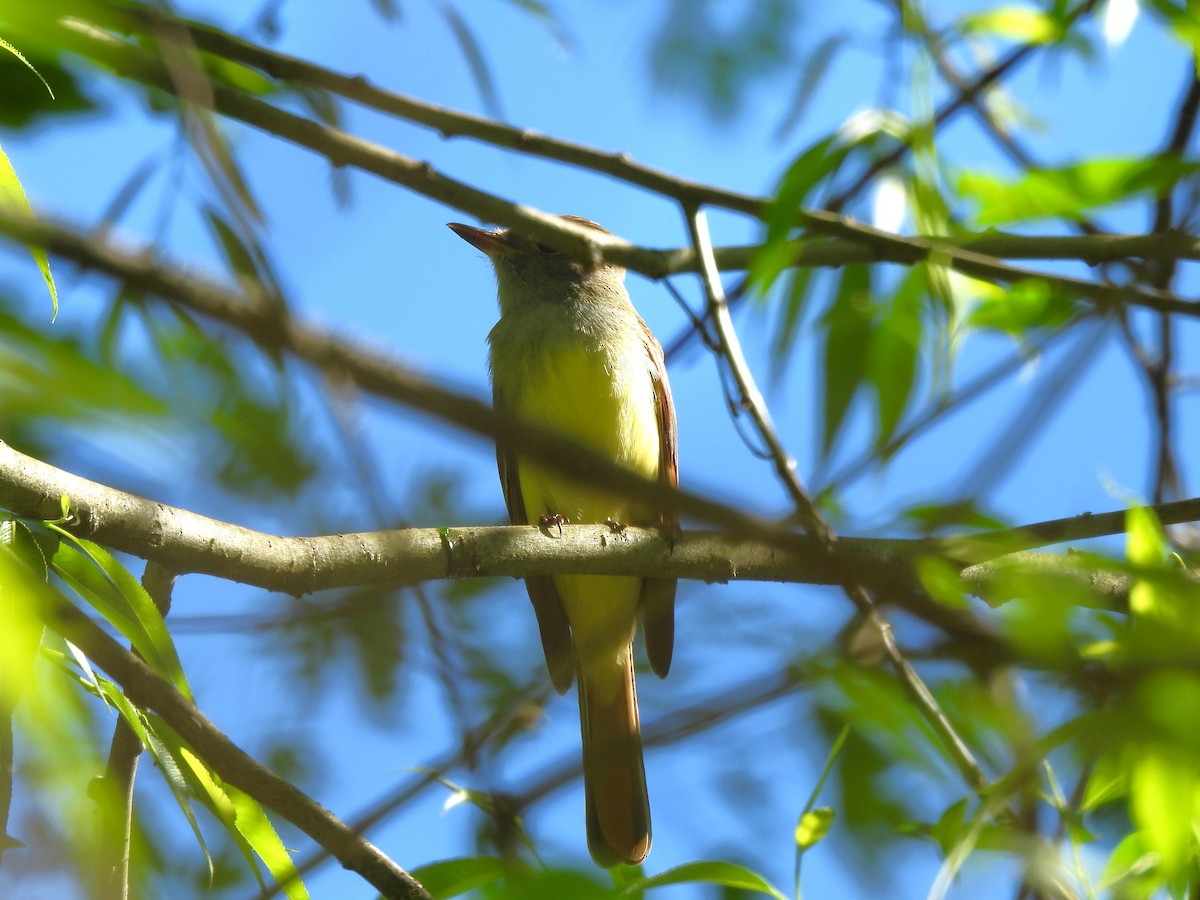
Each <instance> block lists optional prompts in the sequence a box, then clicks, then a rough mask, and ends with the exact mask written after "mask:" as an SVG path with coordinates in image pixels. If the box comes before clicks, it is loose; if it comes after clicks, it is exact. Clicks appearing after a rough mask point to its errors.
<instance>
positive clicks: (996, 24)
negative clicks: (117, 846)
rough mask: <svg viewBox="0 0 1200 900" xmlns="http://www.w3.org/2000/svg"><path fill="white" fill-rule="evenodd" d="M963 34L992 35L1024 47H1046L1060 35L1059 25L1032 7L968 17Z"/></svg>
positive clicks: (962, 27) (991, 11)
mask: <svg viewBox="0 0 1200 900" xmlns="http://www.w3.org/2000/svg"><path fill="white" fill-rule="evenodd" d="M960 28H961V31H962V33H963V34H967V35H971V34H993V35H997V36H999V37H1004V38H1009V39H1011V40H1014V41H1020V42H1022V43H1025V44H1048V43H1051V42H1053V41H1056V40H1058V39H1060V38H1061V37H1062V35H1063V31H1062V26H1061V24H1060V22H1059V21H1058V20H1057V19H1055V18H1054V17H1053V16H1051V15H1049V14H1047V13H1044V12H1041V11H1040V10H1037V9H1035V8H1033V7H1032V6H1022V5H1014V6H1005V7H997V8H996V9H990V10H987V11H985V12H981V13H975V14H974V15H970V16H967V17H966V18H965V19H964V20H963V22H962V25H961V26H960Z"/></svg>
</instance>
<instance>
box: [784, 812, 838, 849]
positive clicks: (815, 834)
mask: <svg viewBox="0 0 1200 900" xmlns="http://www.w3.org/2000/svg"><path fill="white" fill-rule="evenodd" d="M836 817H837V814H836V813H835V812H834V810H833V807H830V806H818V807H817V808H816V809H811V810H809V811H808V812H806V813H805V814H804V815H802V816H801V817H800V821H799V822H797V823H796V832H795V835H794V838H795V841H796V847H797V848H798V849H800V850H808V849H809V848H810V847H813V846H815V845H816V844H819V843H820V842H821V841H822V840H824V838H825V835H827V834H828V833H829V829H830V828H832V827H833V821H834V819H835V818H836Z"/></svg>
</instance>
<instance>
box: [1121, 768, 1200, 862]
mask: <svg viewBox="0 0 1200 900" xmlns="http://www.w3.org/2000/svg"><path fill="white" fill-rule="evenodd" d="M1198 794H1200V772H1198V771H1197V768H1196V761H1195V760H1194V759H1193V758H1192V757H1191V755H1190V753H1187V752H1186V751H1184V750H1183V749H1182V748H1178V747H1173V746H1151V747H1147V748H1144V749H1143V750H1142V752H1141V753H1140V754H1139V755H1138V758H1137V759H1136V760H1134V761H1133V764H1132V766H1131V769H1130V778H1129V811H1130V815H1131V816H1132V818H1133V821H1134V823H1135V824H1136V825H1137V827H1138V831H1139V832H1140V834H1141V835H1142V840H1143V841H1144V843H1145V847H1146V849H1147V850H1150V851H1152V852H1154V853H1157V854H1158V857H1159V860H1160V863H1161V866H1162V868H1163V872H1164V875H1165V876H1166V877H1167V878H1173V877H1175V876H1177V875H1179V874H1182V872H1183V871H1184V868H1185V866H1186V865H1187V864H1188V862H1189V860H1190V859H1191V858H1192V854H1193V852H1194V850H1195V836H1194V834H1193V830H1192V829H1193V825H1194V823H1195V821H1196V800H1197V797H1198Z"/></svg>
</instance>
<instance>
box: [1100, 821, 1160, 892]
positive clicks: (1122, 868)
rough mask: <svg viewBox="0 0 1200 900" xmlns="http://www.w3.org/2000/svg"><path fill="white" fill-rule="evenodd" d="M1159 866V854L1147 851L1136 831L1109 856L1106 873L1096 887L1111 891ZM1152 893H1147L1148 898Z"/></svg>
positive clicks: (1126, 837)
mask: <svg viewBox="0 0 1200 900" xmlns="http://www.w3.org/2000/svg"><path fill="white" fill-rule="evenodd" d="M1157 864H1158V854H1157V853H1154V852H1153V851H1151V850H1148V849H1146V841H1145V839H1144V838H1143V836H1142V834H1141V832H1138V831H1134V832H1132V833H1130V834H1127V835H1126V836H1125V837H1124V838H1123V839H1122V840H1121V842H1120V843H1119V844H1117V846H1116V849H1114V850H1113V852H1112V855H1111V856H1109V858H1108V862H1107V863H1106V864H1105V866H1104V873H1103V874H1102V875H1101V876H1100V881H1099V883H1098V884H1097V885H1096V890H1097V891H1109V890H1112V888H1114V887H1116V886H1117V885H1119V884H1121V883H1122V882H1125V881H1128V880H1129V879H1131V878H1137V877H1138V876H1141V875H1145V874H1146V873H1148V872H1151V871H1153V870H1154V867H1155V866H1156V865H1157ZM1149 894H1150V891H1147V892H1146V895H1147V896H1148V895H1149ZM1111 896H1117V897H1124V896H1131V897H1136V896H1141V894H1140V893H1138V894H1120V893H1118V894H1113V895H1111Z"/></svg>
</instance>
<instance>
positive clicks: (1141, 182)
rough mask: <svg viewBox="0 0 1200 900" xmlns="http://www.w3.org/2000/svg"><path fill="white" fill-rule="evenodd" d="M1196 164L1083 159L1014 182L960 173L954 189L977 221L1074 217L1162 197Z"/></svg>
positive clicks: (994, 222)
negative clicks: (975, 211) (1143, 197)
mask: <svg viewBox="0 0 1200 900" xmlns="http://www.w3.org/2000/svg"><path fill="white" fill-rule="evenodd" d="M1198 166H1200V163H1195V162H1189V161H1185V160H1181V159H1179V158H1178V157H1175V156H1151V157H1138V158H1135V159H1108V160H1089V161H1086V162H1082V163H1078V164H1076V165H1073V166H1065V167H1063V168H1059V169H1030V170H1028V171H1026V172H1024V173H1023V174H1022V176H1021V177H1020V178H1019V179H1018V180H1016V181H1005V180H1004V179H1001V178H998V177H996V176H994V175H987V174H984V173H979V172H964V173H962V174H961V175H960V176H959V178H958V184H957V188H958V192H959V193H960V194H961V195H962V196H963V197H964V198H967V199H970V200H974V201H975V202H976V204H977V205H978V207H979V215H978V218H977V220H978V222H979V224H980V225H985V226H987V225H1000V224H1003V223H1008V222H1024V221H1029V220H1031V219H1043V218H1052V217H1059V216H1062V217H1066V218H1071V219H1074V218H1079V217H1081V216H1082V215H1083V213H1084V212H1085V211H1086V210H1089V209H1093V208H1095V207H1100V206H1107V205H1109V204H1111V203H1116V202H1117V201H1120V200H1124V199H1126V198H1129V197H1132V196H1135V195H1138V194H1143V193H1150V194H1152V195H1154V196H1156V197H1157V196H1162V195H1163V194H1165V193H1166V192H1167V191H1169V190H1170V189H1171V188H1173V187H1175V185H1177V184H1178V183H1179V182H1180V180H1181V179H1183V178H1185V177H1187V176H1189V175H1192V174H1194V173H1195V172H1196V170H1197V167H1198Z"/></svg>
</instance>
